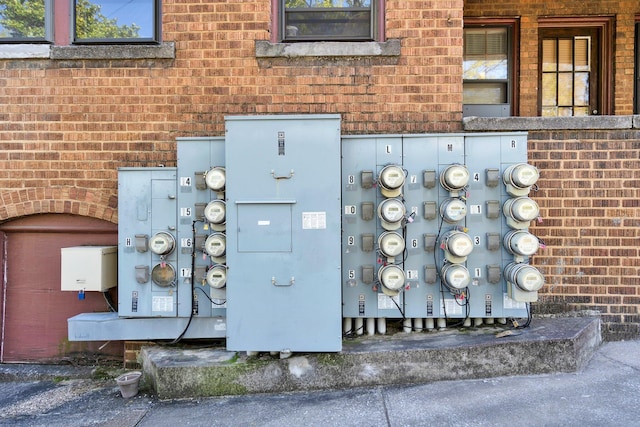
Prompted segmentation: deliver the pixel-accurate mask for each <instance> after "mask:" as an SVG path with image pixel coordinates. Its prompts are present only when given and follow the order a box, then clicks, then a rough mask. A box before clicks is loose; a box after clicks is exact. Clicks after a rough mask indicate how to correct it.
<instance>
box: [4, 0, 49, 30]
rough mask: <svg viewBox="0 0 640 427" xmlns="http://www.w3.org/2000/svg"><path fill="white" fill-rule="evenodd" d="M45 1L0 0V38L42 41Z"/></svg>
mask: <svg viewBox="0 0 640 427" xmlns="http://www.w3.org/2000/svg"><path fill="white" fill-rule="evenodd" d="M45 10H46V9H45V0H24V1H8V0H0V38H2V39H16V40H20V39H44V38H45V35H46V29H45Z"/></svg>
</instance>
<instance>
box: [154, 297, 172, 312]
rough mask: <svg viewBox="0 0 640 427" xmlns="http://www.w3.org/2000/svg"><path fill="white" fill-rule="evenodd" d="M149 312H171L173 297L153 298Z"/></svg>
mask: <svg viewBox="0 0 640 427" xmlns="http://www.w3.org/2000/svg"><path fill="white" fill-rule="evenodd" d="M151 311H160V312H171V311H173V297H162V296H154V297H152V298H151Z"/></svg>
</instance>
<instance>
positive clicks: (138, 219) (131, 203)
mask: <svg viewBox="0 0 640 427" xmlns="http://www.w3.org/2000/svg"><path fill="white" fill-rule="evenodd" d="M118 191H119V193H118V216H119V218H120V223H119V225H118V313H119V315H120V316H121V317H149V316H158V317H174V316H176V315H177V304H178V301H177V293H178V292H176V288H175V286H167V287H163V286H158V285H157V284H155V283H154V282H153V281H152V280H151V278H147V280H146V281H143V282H140V281H138V280H137V277H136V271H137V270H136V268H138V270H140V268H146V269H147V271H148V273H149V275H150V274H151V272H152V271H153V268H154V267H156V266H159V265H160V264H162V263H165V264H166V265H167V266H171V267H173V268H175V266H176V265H177V254H176V251H175V250H174V251H173V252H172V253H170V254H168V255H167V256H166V257H163V259H161V258H160V256H159V255H157V254H154V253H152V251H150V250H149V247H146V248H145V250H144V251H142V250H137V249H136V235H143V236H147V239H148V241H149V242H150V241H151V239H152V237H153V235H154V233H157V232H160V231H162V232H167V233H170V234H171V235H173V236H174V237H175V232H176V169H175V168H121V169H119V170H118Z"/></svg>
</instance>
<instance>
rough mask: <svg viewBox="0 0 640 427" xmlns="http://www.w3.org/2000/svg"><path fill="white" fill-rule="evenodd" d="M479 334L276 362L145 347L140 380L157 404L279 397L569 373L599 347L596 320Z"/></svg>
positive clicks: (379, 342) (435, 336)
mask: <svg viewBox="0 0 640 427" xmlns="http://www.w3.org/2000/svg"><path fill="white" fill-rule="evenodd" d="M504 331H505V328H498V327H483V328H478V329H468V330H445V331H439V332H433V333H414V334H403V333H399V334H394V335H390V336H373V337H360V338H358V339H355V340H350V341H345V343H344V346H343V351H342V352H340V353H316V354H300V355H294V356H292V357H291V358H288V359H282V360H280V359H274V358H272V357H270V356H268V355H263V356H260V357H251V358H249V357H246V356H243V355H240V354H236V353H234V352H229V351H226V350H224V349H220V348H205V349H184V348H182V349H178V348H167V347H155V346H154V347H145V348H143V349H142V352H141V362H142V366H143V372H144V375H145V378H146V380H147V381H148V382H149V383H150V384H152V387H153V388H154V390H155V392H156V393H157V395H158V397H160V398H161V399H172V398H185V397H204V396H222V395H237V394H251V393H282V392H291V391H308V390H320V389H343V388H353V387H371V386H379V385H393V384H405V385H406V384H423V383H429V382H434V381H442V380H460V379H474V378H490V377H498V376H511V375H532V374H542V373H552V372H575V371H578V370H580V369H582V367H583V366H585V364H586V363H587V362H588V361H589V359H590V358H591V356H592V355H593V352H594V351H595V350H596V349H597V347H598V346H599V345H600V343H601V334H600V320H599V319H597V318H555V319H534V321H533V322H532V324H531V326H530V328H527V329H511V330H509V331H511V332H512V334H511V335H508V336H506V337H504V338H497V337H496V334H497V333H498V332H504Z"/></svg>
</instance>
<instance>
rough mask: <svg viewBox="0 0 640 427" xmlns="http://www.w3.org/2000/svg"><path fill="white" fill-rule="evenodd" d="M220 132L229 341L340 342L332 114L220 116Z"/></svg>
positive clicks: (316, 347) (336, 131)
mask: <svg viewBox="0 0 640 427" xmlns="http://www.w3.org/2000/svg"><path fill="white" fill-rule="evenodd" d="M225 142H226V148H225V153H226V161H225V163H226V165H227V187H226V206H227V235H228V239H227V264H228V266H229V270H228V286H227V348H228V349H229V350H246V351H278V352H289V351H339V350H340V349H341V348H342V334H341V319H342V315H341V292H340V274H341V273H340V272H341V269H340V221H341V215H340V214H341V203H340V116H337V115H320V116H315V115H314V116H263V117H228V118H227V121H226V138H225ZM231 165H233V167H231Z"/></svg>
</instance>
